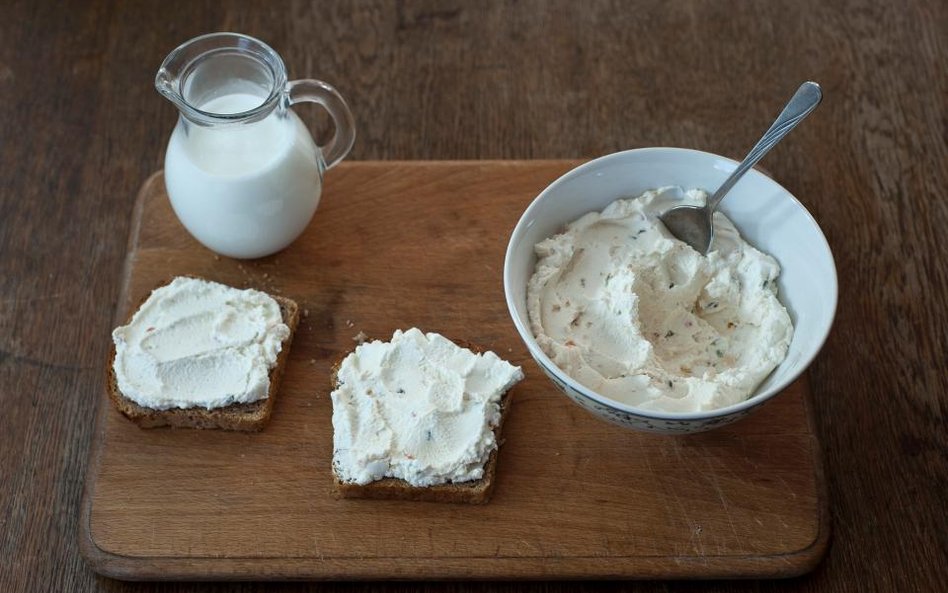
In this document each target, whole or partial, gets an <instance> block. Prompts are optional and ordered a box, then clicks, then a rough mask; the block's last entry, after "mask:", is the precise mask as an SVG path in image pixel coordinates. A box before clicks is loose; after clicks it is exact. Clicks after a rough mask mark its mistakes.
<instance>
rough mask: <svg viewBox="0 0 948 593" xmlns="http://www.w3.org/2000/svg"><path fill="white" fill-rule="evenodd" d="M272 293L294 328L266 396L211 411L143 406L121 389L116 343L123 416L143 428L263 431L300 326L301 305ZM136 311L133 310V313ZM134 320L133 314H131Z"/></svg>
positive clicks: (114, 389) (113, 395) (117, 400)
mask: <svg viewBox="0 0 948 593" xmlns="http://www.w3.org/2000/svg"><path fill="white" fill-rule="evenodd" d="M269 296H270V298H272V299H273V300H275V301H276V302H277V304H278V305H279V306H280V315H281V316H282V317H283V323H285V324H286V325H287V327H289V328H290V335H289V336H287V338H286V339H285V340H283V344H282V346H281V348H280V354H278V355H277V360H276V365H274V367H273V368H272V369H270V389H269V391H267V397H266V398H265V399H261V400H257V401H255V402H249V403H238V404H231V405H229V406H225V407H223V408H214V409H210V410H209V409H207V408H201V407H196V408H171V409H168V410H156V409H154V408H147V407H145V406H141V405H139V404H138V403H136V402H134V401H132V400H131V399H129V398H127V397H125V396H124V395H122V392H121V391H120V390H119V387H118V380H117V379H116V377H115V356H116V351H115V344H113V345H112V349H111V356H110V357H109V364H108V382H107V385H108V392H109V399H110V400H111V401H112V404H113V405H114V406H115V407H116V409H118V411H119V412H121V413H122V415H124V416H125V417H126V418H128V419H129V420H131V421H132V422H134V423H135V424H137V425H138V426H139V427H141V428H158V427H161V426H171V427H174V428H199V429H220V430H234V431H241V432H259V431H260V430H262V429H263V427H264V426H266V424H267V422H268V421H269V420H270V415H271V413H272V412H273V405H274V402H275V401H276V395H277V392H278V390H279V388H280V380H281V379H282V378H283V370H284V368H285V367H286V363H287V359H288V358H289V355H290V346H291V345H292V343H293V336H294V335H295V334H296V328H297V326H298V325H299V320H300V308H299V305H298V304H297V303H296V302H295V301H293V300H292V299H288V298H286V297H282V296H275V295H269ZM146 299H147V297H146ZM144 300H145V299H143V300H142V303H144ZM142 303H139V307H136V309H135V310H136V311H137V310H138V308H140V306H141V304H142ZM134 314H135V312H134V311H133V312H132V314H131V315H134ZM130 320H131V316H129V321H130ZM129 321H127V322H126V323H128V322H129Z"/></svg>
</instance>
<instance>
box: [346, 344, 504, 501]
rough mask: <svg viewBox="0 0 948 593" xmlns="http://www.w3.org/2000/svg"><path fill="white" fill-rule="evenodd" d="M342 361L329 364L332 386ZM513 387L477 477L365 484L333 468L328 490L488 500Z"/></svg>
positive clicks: (421, 498)
mask: <svg viewBox="0 0 948 593" xmlns="http://www.w3.org/2000/svg"><path fill="white" fill-rule="evenodd" d="M453 341H454V343H455V344H457V345H458V346H460V347H462V348H467V349H469V350H471V351H472V352H475V353H482V352H484V349H483V348H479V347H477V346H474V345H472V344H470V343H469V342H467V341H463V340H453ZM341 364H342V359H340V360H339V361H337V362H336V364H335V365H333V369H332V378H331V381H330V383H331V385H332V388H333V389H334V390H335V389H336V388H337V387H338V384H339V381H338V370H339V365H341ZM514 389H515V387H511V388H510V389H508V390H507V391H506V392H505V393H504V394H503V395H502V396H501V398H500V420H499V421H498V422H497V426H495V427H494V439H495V442H496V443H497V447H495V448H494V450H493V451H491V454H490V457H488V458H487V462H486V463H484V475H483V477H481V478H480V479H479V480H471V481H468V482H457V483H448V484H435V485H432V486H414V485H412V484H411V483H409V482H406V481H405V480H402V479H400V478H382V479H381V480H376V481H374V482H369V483H368V484H354V483H351V482H343V481H342V480H340V479H339V476H338V475H336V471H335V468H333V472H332V477H333V485H332V494H333V496H335V497H336V498H368V499H374V500H413V501H423V502H448V503H467V504H485V503H487V502H489V501H490V497H491V495H492V494H493V492H494V485H495V484H496V482H497V457H498V455H499V453H500V446H501V445H502V444H503V441H502V440H501V434H502V428H503V425H504V420H505V419H506V418H507V414H508V412H509V410H510V403H511V395H512V392H513V390H514Z"/></svg>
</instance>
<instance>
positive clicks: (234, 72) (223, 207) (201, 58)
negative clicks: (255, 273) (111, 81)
mask: <svg viewBox="0 0 948 593" xmlns="http://www.w3.org/2000/svg"><path fill="white" fill-rule="evenodd" d="M155 87H156V88H157V89H158V91H159V92H160V93H161V94H162V95H164V96H165V97H166V98H167V99H169V100H170V101H171V102H172V103H174V104H175V106H176V107H177V108H178V111H179V112H180V117H179V118H178V124H177V126H176V127H175V129H174V132H172V134H171V140H170V141H169V142H168V150H167V152H166V153H165V184H166V186H167V189H168V196H169V198H170V199H171V205H172V207H173V208H174V211H175V214H177V216H178V218H179V219H180V220H181V222H182V224H184V226H185V227H186V228H187V229H188V231H189V232H190V233H191V234H192V235H193V236H194V237H195V238H196V239H197V240H198V241H200V242H201V243H203V244H204V245H205V246H207V247H208V248H210V249H212V250H214V251H216V252H217V253H220V254H222V255H227V256H231V257H238V258H254V257H263V256H265V255H269V254H272V253H275V252H277V251H279V250H281V249H283V248H284V247H286V246H287V245H289V244H290V243H291V242H292V241H293V240H294V239H296V237H298V236H299V235H300V233H302V232H303V230H304V229H305V228H306V226H307V225H308V224H309V221H310V220H311V219H312V217H313V213H314V212H315V211H316V206H317V205H318V204H319V196H320V192H321V190H322V176H323V173H324V172H325V171H326V169H329V168H330V167H332V166H333V165H335V164H336V163H338V162H339V161H341V160H342V159H343V158H344V157H345V156H346V155H347V154H348V153H349V150H350V149H351V148H352V144H353V143H354V142H355V125H354V123H353V120H352V113H351V112H350V111H349V107H348V106H347V105H346V102H345V101H344V100H343V98H342V97H341V96H340V95H339V93H338V92H336V90H335V89H334V88H333V87H331V86H329V85H328V84H326V83H324V82H320V81H318V80H297V81H292V82H287V74H286V67H285V66H284V65H283V60H282V59H281V58H280V56H279V55H278V54H277V53H276V52H275V51H273V49H271V48H270V47H269V46H267V45H266V44H265V43H263V42H261V41H259V40H257V39H254V38H252V37H248V36H246V35H240V34H237V33H213V34H210V35H204V36H201V37H196V38H194V39H192V40H190V41H188V42H187V43H184V44H183V45H181V46H180V47H178V48H177V49H175V50H174V51H173V52H171V53H170V54H169V55H168V57H167V58H165V61H164V62H163V63H162V65H161V68H160V69H159V71H158V75H157V76H156V77H155ZM301 102H313V103H318V104H320V105H322V106H323V107H324V108H325V109H326V111H328V112H329V115H330V117H331V118H332V120H333V123H334V124H335V129H336V130H335V135H334V136H333V138H332V139H331V140H330V141H329V142H328V143H327V144H326V145H324V146H319V145H317V144H316V143H315V142H314V141H313V138H312V136H311V135H310V133H309V130H308V129H307V128H306V126H305V125H304V124H303V122H302V121H301V120H300V119H299V117H297V115H296V114H295V113H293V111H292V110H291V109H290V106H291V105H293V104H296V103H301Z"/></svg>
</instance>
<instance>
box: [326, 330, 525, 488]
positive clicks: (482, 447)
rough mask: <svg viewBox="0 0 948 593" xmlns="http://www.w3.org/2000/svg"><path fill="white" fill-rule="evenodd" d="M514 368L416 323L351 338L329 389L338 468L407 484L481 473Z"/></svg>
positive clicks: (365, 479)
mask: <svg viewBox="0 0 948 593" xmlns="http://www.w3.org/2000/svg"><path fill="white" fill-rule="evenodd" d="M522 378H523V373H522V372H521V370H520V368H519V367H515V366H513V365H511V364H510V363H508V362H506V361H504V360H501V359H500V358H499V357H498V356H497V355H496V354H494V353H493V352H485V353H483V354H474V353H473V352H471V351H470V350H467V349H466V348H461V347H459V346H457V345H455V344H454V343H453V342H451V341H450V340H448V339H447V338H444V337H443V336H440V335H438V334H435V333H429V334H423V333H422V332H421V331H420V330H418V329H416V328H412V329H410V330H408V331H405V332H403V331H401V330H397V331H396V332H395V334H394V335H393V336H392V340H391V341H390V342H381V341H374V342H366V343H364V344H362V345H360V346H358V347H357V348H356V349H355V351H354V352H353V353H352V354H350V355H349V356H347V357H346V358H345V360H343V361H342V364H341V365H340V366H339V370H338V372H337V388H336V389H335V390H334V391H333V392H332V426H333V445H334V446H333V470H334V472H335V474H336V476H337V477H338V478H339V479H340V480H341V481H343V482H349V483H356V484H368V483H369V482H373V481H375V480H380V479H382V478H386V477H391V478H399V479H402V480H405V481H406V482H408V483H410V484H411V485H413V486H431V485H433V484H443V483H447V482H466V481H469V480H478V479H480V478H481V477H483V475H484V464H485V463H486V462H487V459H488V457H490V454H491V452H492V451H493V450H494V449H496V448H497V441H496V438H495V436H494V428H496V426H497V425H498V423H499V422H500V415H501V410H500V399H501V396H502V395H503V394H504V392H506V391H507V390H508V389H510V388H511V387H512V386H513V385H514V384H515V383H517V382H518V381H520V379H522Z"/></svg>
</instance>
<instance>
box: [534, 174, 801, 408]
mask: <svg viewBox="0 0 948 593" xmlns="http://www.w3.org/2000/svg"><path fill="white" fill-rule="evenodd" d="M706 199H707V194H706V193H705V192H703V191H700V190H691V191H689V192H687V194H686V200H687V201H688V202H690V203H693V204H700V203H704V201H705V200H706ZM670 200H671V198H670V197H667V196H666V195H664V192H663V190H661V189H660V190H655V191H649V192H646V193H645V194H643V195H642V196H640V197H638V198H634V199H627V200H617V201H615V202H613V203H612V204H610V205H609V206H608V207H606V209H605V210H603V211H602V212H601V213H599V212H591V213H589V214H587V215H585V216H583V217H582V218H580V219H579V220H576V221H574V222H573V223H571V224H569V225H568V226H567V228H566V230H565V232H563V233H561V234H558V235H556V236H553V237H550V238H549V239H546V240H544V241H541V242H540V243H538V244H537V245H536V253H537V257H538V262H537V265H536V269H535V272H534V275H533V277H532V278H531V279H530V282H529V284H528V287H527V308H528V312H529V316H530V323H531V329H532V330H533V333H534V335H535V336H536V338H537V342H538V343H539V345H540V347H541V348H542V349H543V351H544V352H545V353H546V354H547V355H548V356H549V357H550V358H551V359H552V360H553V361H554V362H555V363H556V364H557V366H559V367H560V368H561V369H563V371H565V372H566V374H568V375H569V376H570V377H572V378H574V379H576V380H577V381H579V382H580V383H581V384H583V385H585V386H586V387H588V388H590V389H592V390H593V391H595V392H597V393H599V394H601V395H604V396H606V397H609V398H612V399H614V400H616V401H619V402H623V403H626V404H629V405H633V406H636V407H640V408H643V409H649V410H659V411H666V412H696V411H704V410H713V409H717V408H721V407H725V406H728V405H731V404H734V403H737V402H739V401H743V400H745V399H747V398H748V397H749V396H750V395H751V394H752V393H753V391H754V390H755V389H756V387H757V386H758V385H759V384H760V383H761V381H763V380H764V379H765V378H766V377H767V375H768V374H770V372H771V371H772V370H773V369H774V368H775V367H776V366H777V365H778V364H780V363H781V362H782V361H783V359H784V358H785V357H786V354H787V348H788V347H789V344H790V340H791V338H792V335H793V327H792V325H791V322H790V316H789V315H788V314H787V311H786V309H785V308H784V307H783V305H782V304H781V303H780V301H779V300H777V283H776V279H777V276H778V275H779V273H780V267H779V266H778V265H777V262H776V261H775V260H774V259H773V258H772V257H770V256H769V255H766V254H764V253H761V252H760V251H758V250H757V249H754V248H753V247H751V246H750V245H749V244H748V243H747V242H745V241H744V240H743V239H742V238H741V237H740V235H739V234H738V232H737V230H736V229H735V227H734V225H733V224H732V223H731V222H730V221H729V220H728V219H727V218H726V217H725V216H724V215H723V214H720V213H716V214H715V219H714V220H715V237H714V244H713V245H712V250H711V252H710V253H709V254H708V255H707V256H703V255H701V254H699V253H698V252H696V251H694V250H693V249H692V248H691V247H689V246H688V245H686V244H685V243H683V242H681V241H679V240H678V239H676V238H674V237H673V236H672V235H671V234H670V233H669V232H668V230H667V229H666V228H665V226H664V225H663V224H661V222H660V221H659V220H658V219H657V214H658V213H660V212H662V211H664V210H665V209H667V208H668V207H670V206H672V205H674V204H676V203H678V202H674V203H672V202H671V201H670Z"/></svg>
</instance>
